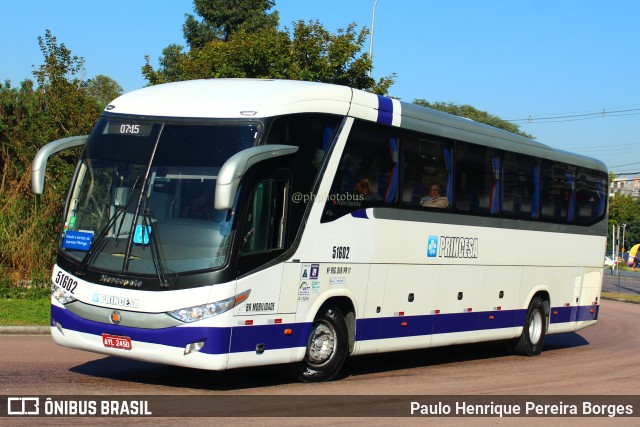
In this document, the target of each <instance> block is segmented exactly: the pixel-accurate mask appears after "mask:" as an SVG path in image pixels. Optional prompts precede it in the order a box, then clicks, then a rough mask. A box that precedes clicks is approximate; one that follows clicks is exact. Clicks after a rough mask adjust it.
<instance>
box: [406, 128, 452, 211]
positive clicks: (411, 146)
mask: <svg viewBox="0 0 640 427" xmlns="http://www.w3.org/2000/svg"><path fill="white" fill-rule="evenodd" d="M402 137H403V143H404V144H403V170H404V174H403V184H402V203H403V204H406V205H409V206H421V207H423V206H425V205H427V202H428V200H429V199H430V198H431V197H433V196H432V195H431V194H430V192H429V189H430V188H432V187H434V186H436V185H437V186H438V187H439V189H440V196H442V197H446V198H447V199H448V206H451V202H452V199H453V197H452V196H453V188H452V187H453V174H452V171H451V165H452V161H451V145H452V144H451V143H450V142H449V141H448V140H445V139H443V138H439V137H436V136H431V135H420V134H417V133H414V132H409V131H406V132H404V133H403V135H402ZM445 201H446V199H445ZM446 207H447V206H446V203H445V206H439V208H440V209H442V208H446Z"/></svg>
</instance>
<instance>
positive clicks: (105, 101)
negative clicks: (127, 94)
mask: <svg viewBox="0 0 640 427" xmlns="http://www.w3.org/2000/svg"><path fill="white" fill-rule="evenodd" d="M85 89H86V91H87V93H88V94H89V96H90V97H91V98H92V99H93V100H94V101H96V102H97V103H98V105H99V106H100V109H101V110H102V109H104V107H106V106H107V105H109V102H111V101H113V100H114V99H115V98H117V97H118V96H120V95H122V87H121V86H120V85H119V84H118V82H116V81H115V80H113V79H112V78H111V77H107V76H104V75H102V74H98V75H97V76H95V77H94V78H92V79H89V80H87V81H86V83H85Z"/></svg>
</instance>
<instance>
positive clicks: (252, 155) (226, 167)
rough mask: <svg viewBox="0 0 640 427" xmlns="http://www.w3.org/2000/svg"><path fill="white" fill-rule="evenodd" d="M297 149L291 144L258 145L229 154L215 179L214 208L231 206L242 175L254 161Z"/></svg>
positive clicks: (290, 152) (283, 154) (284, 154)
mask: <svg viewBox="0 0 640 427" xmlns="http://www.w3.org/2000/svg"><path fill="white" fill-rule="evenodd" d="M297 151H298V147H294V146H293V145H260V146H258V147H251V148H247V149H246V150H242V151H240V152H239V153H236V154H234V155H233V156H231V157H230V158H229V159H228V160H227V161H226V162H224V164H223V165H222V167H221V168H220V172H219V173H218V179H217V181H216V193H215V199H214V205H213V206H214V208H215V209H216V210H220V211H224V210H229V209H231V208H232V207H233V201H234V200H235V197H236V192H237V191H238V185H239V184H240V180H241V179H242V176H243V175H244V174H245V173H246V172H247V170H249V168H250V167H251V166H253V165H255V164H256V163H260V162H262V161H265V160H269V159H273V158H275V157H280V156H286V155H288V154H293V153H295V152H297Z"/></svg>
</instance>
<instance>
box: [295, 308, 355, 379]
mask: <svg viewBox="0 0 640 427" xmlns="http://www.w3.org/2000/svg"><path fill="white" fill-rule="evenodd" d="M347 353H348V332H347V324H346V322H345V321H344V317H343V316H342V313H340V311H338V310H337V309H336V308H334V307H330V308H328V309H327V310H326V311H325V312H324V313H323V314H322V315H321V316H319V317H318V318H316V320H315V321H314V322H313V325H312V326H311V332H310V333H309V337H308V339H307V350H306V352H305V356H304V360H303V361H302V363H301V364H300V365H299V366H298V367H297V369H296V371H297V372H296V373H297V377H298V379H299V380H301V381H304V382H319V381H329V380H331V379H332V378H333V377H335V376H336V375H337V374H338V372H340V369H341V368H342V365H343V364H344V361H345V360H346V358H347Z"/></svg>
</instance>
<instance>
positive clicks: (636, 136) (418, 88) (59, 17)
mask: <svg viewBox="0 0 640 427" xmlns="http://www.w3.org/2000/svg"><path fill="white" fill-rule="evenodd" d="M374 5H375V20H374V21H373V30H374V31H373V61H374V62H373V63H374V70H373V74H372V76H373V77H374V78H380V77H383V76H390V75H392V74H394V73H395V74H396V77H395V83H394V85H393V86H391V88H390V90H389V95H390V96H393V97H397V98H400V99H402V100H403V101H407V102H412V101H413V100H415V99H426V100H428V101H431V102H436V101H444V102H454V103H456V104H469V105H472V106H473V107H475V108H477V109H479V110H482V111H486V112H488V113H490V114H493V115H497V116H499V117H501V118H503V119H506V120H512V121H514V122H515V123H516V124H518V125H520V129H521V130H522V131H524V132H527V133H529V134H532V135H534V137H535V139H536V140H538V141H540V142H542V143H544V144H547V145H550V146H552V147H554V148H559V149H562V150H567V151H573V152H577V153H580V154H584V155H588V156H591V157H595V158H598V159H600V160H602V161H603V162H605V164H606V165H607V166H608V167H609V169H610V171H612V172H615V173H617V174H625V173H627V174H633V175H640V44H639V42H640V25H638V20H639V19H640V1H637V0H609V1H606V2H605V1H602V0H377V2H376V0H313V1H312V0H276V6H275V8H274V9H275V10H277V11H278V12H279V14H280V25H281V27H285V26H286V27H292V25H291V24H292V22H294V21H298V20H304V21H310V20H318V21H319V22H320V23H321V24H323V25H324V26H325V27H326V28H327V29H328V30H329V31H331V32H336V31H337V30H338V29H340V28H345V27H346V26H347V25H349V24H350V23H356V24H357V28H362V27H367V28H369V29H371V28H372V18H373V17H374V13H373V12H374ZM186 14H194V11H193V1H192V0H109V1H106V2H104V1H101V2H95V1H86V0H56V1H51V0H20V1H5V2H2V6H1V8H0V46H1V47H0V54H1V57H2V61H1V62H0V82H4V81H6V80H9V81H11V84H12V85H13V86H18V85H19V83H20V82H21V81H23V80H25V79H33V75H32V71H33V69H34V66H35V67H37V66H38V65H40V64H42V61H43V57H42V53H41V52H40V49H39V46H38V36H42V37H44V34H45V31H46V30H47V29H49V30H51V32H52V34H53V35H54V36H55V37H56V38H57V40H58V43H64V45H65V46H66V47H67V48H68V49H69V50H70V51H71V53H72V54H73V55H77V56H81V57H83V58H84V59H85V61H86V62H85V70H86V76H85V78H92V77H94V76H95V75H98V74H103V75H106V76H109V77H111V78H112V79H114V80H115V81H117V82H118V83H119V84H120V86H122V88H123V89H124V91H125V92H128V91H131V90H134V89H138V88H141V87H143V86H145V85H146V84H147V82H146V81H145V80H144V78H143V77H142V74H141V71H140V69H141V67H142V66H143V65H144V64H145V60H144V57H145V55H149V57H150V58H151V63H152V65H154V67H155V66H157V60H158V58H159V57H160V56H161V54H162V49H163V48H164V47H166V46H168V45H169V44H173V43H176V44H180V45H185V41H184V38H183V35H182V24H183V23H184V21H185V15H186ZM369 46H370V45H369V40H367V42H366V43H365V46H363V51H365V52H366V51H368V50H369ZM624 177H628V176H623V178H624Z"/></svg>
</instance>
